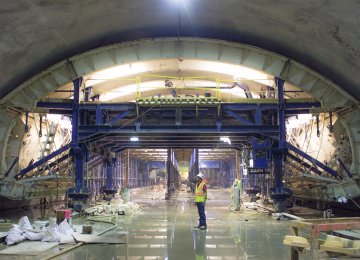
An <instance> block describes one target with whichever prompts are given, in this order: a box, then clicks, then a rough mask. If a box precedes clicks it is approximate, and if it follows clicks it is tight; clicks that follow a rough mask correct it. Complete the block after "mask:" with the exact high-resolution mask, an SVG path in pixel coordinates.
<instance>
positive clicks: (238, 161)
mask: <svg viewBox="0 0 360 260" xmlns="http://www.w3.org/2000/svg"><path fill="white" fill-rule="evenodd" d="M235 156H236V166H235V167H236V179H238V180H240V179H241V176H240V156H239V151H238V150H236V151H235Z"/></svg>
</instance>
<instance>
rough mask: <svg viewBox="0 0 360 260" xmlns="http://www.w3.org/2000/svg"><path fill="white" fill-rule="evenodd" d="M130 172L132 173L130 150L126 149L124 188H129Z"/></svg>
mask: <svg viewBox="0 0 360 260" xmlns="http://www.w3.org/2000/svg"><path fill="white" fill-rule="evenodd" d="M129 171H130V155H129V149H126V159H125V181H124V188H129V175H130V174H129Z"/></svg>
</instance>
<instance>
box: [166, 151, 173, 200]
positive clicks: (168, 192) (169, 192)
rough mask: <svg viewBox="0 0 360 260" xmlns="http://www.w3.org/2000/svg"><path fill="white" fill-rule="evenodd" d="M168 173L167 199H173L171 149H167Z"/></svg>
mask: <svg viewBox="0 0 360 260" xmlns="http://www.w3.org/2000/svg"><path fill="white" fill-rule="evenodd" d="M166 173H167V196H166V199H169V198H170V197H171V181H172V180H171V149H167V160H166Z"/></svg>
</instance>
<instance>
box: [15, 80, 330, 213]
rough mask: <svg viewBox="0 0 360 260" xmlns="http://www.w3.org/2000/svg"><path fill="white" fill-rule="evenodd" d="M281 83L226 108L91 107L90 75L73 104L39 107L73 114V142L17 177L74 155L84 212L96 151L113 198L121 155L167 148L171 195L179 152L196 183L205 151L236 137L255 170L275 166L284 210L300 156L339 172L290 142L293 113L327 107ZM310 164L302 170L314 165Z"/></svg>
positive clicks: (212, 103)
mask: <svg viewBox="0 0 360 260" xmlns="http://www.w3.org/2000/svg"><path fill="white" fill-rule="evenodd" d="M275 82H276V86H277V93H278V97H277V99H274V98H272V99H266V98H260V99H244V100H243V102H237V103H222V102H221V101H220V100H218V99H214V98H187V99H183V98H179V99H177V98H176V97H175V98H173V99H168V98H151V99H142V100H138V102H136V103H135V102H133V103H131V102H129V103H104V102H96V101H89V97H88V95H85V101H84V102H80V100H79V95H80V91H81V85H82V78H79V79H76V80H75V81H74V82H73V85H74V98H73V100H72V102H69V101H66V100H64V102H38V103H37V107H38V108H41V109H46V110H47V112H48V113H53V114H62V115H65V116H69V117H72V141H71V143H70V144H69V145H65V146H64V147H62V148H60V149H59V150H57V151H55V152H53V153H52V154H49V155H48V156H45V157H44V158H43V159H41V160H39V161H38V162H35V163H33V164H31V165H29V166H28V167H26V168H24V169H22V170H21V171H20V172H19V174H17V175H16V176H15V178H16V179H21V178H25V177H26V175H27V174H28V173H29V172H31V171H32V170H34V169H35V168H37V167H40V166H41V165H42V164H44V163H45V162H47V161H49V160H50V159H53V158H55V156H59V155H62V157H61V158H60V159H57V160H66V159H67V158H69V157H71V158H72V161H73V163H74V171H73V172H74V176H75V183H74V184H75V186H74V187H73V188H71V189H69V190H68V196H69V197H70V198H72V199H73V200H74V202H75V206H76V207H77V208H78V209H81V208H82V207H83V205H84V203H85V201H86V199H87V198H88V197H89V196H90V195H91V194H90V190H89V188H88V187H86V185H85V183H84V171H85V170H84V169H85V167H84V166H85V164H86V163H87V162H88V161H89V154H90V153H98V154H101V155H102V156H103V157H104V165H105V166H106V167H105V168H106V176H107V177H106V178H107V181H106V185H105V189H104V192H105V194H107V195H108V198H111V196H112V195H113V194H114V193H115V192H116V187H115V185H114V181H115V180H114V176H115V168H116V164H117V160H116V156H114V154H115V155H116V154H119V153H121V152H122V151H124V150H126V149H131V148H167V149H168V160H167V161H168V162H167V164H166V168H167V171H168V195H169V196H170V195H171V193H172V192H173V190H174V188H175V187H173V186H172V184H173V182H172V180H175V181H176V182H179V179H177V178H178V173H176V170H175V168H176V167H175V164H176V160H175V158H174V154H173V151H172V149H176V148H192V149H194V150H193V154H192V158H191V163H190V164H191V167H192V168H191V170H190V175H189V179H190V180H192V179H193V178H194V176H195V175H196V174H197V173H198V171H199V155H198V150H197V149H199V148H221V147H223V144H221V143H219V142H218V140H219V137H221V136H228V137H229V138H230V139H231V140H232V145H231V147H233V148H235V149H238V150H241V149H243V148H244V147H245V148H246V149H252V157H253V160H254V166H255V167H254V168H260V169H270V170H271V168H272V170H273V174H274V177H275V180H274V186H273V188H272V189H271V194H270V195H271V197H272V198H273V200H274V201H275V202H276V209H277V210H278V211H283V210H284V201H285V200H286V199H287V198H288V197H289V196H291V191H290V190H289V189H286V188H284V184H283V175H284V169H283V168H284V167H283V166H284V161H285V160H287V159H290V160H294V161H295V162H299V160H300V161H301V162H302V163H303V159H299V156H297V155H300V156H301V157H303V158H304V159H306V160H308V161H309V163H308V164H307V165H308V166H309V167H310V168H311V170H312V171H313V172H314V173H316V174H321V173H322V172H327V173H329V174H331V175H333V176H336V175H337V173H336V171H334V170H332V169H331V168H329V167H327V166H326V165H324V164H322V163H321V162H319V161H317V160H315V159H314V158H311V157H310V156H308V155H307V154H306V153H304V152H302V151H301V150H300V149H298V148H296V147H293V146H291V145H290V144H288V143H287V142H286V123H285V118H286V116H287V115H296V114H305V113H311V111H312V109H314V108H321V104H320V102H317V101H314V100H312V99H285V97H284V93H285V92H284V80H282V79H280V78H276V79H275ZM85 92H86V91H85ZM26 127H27V126H26ZM131 136H137V137H138V138H139V141H137V142H130V141H129V138H130V137H131ZM69 150H70V151H69ZM304 163H305V164H302V165H305V166H306V162H304ZM313 165H315V166H313ZM50 166H51V165H50ZM52 166H55V164H54V165H52ZM48 167H49V165H48ZM318 167H319V168H321V170H319V169H318ZM264 171H265V170H264Z"/></svg>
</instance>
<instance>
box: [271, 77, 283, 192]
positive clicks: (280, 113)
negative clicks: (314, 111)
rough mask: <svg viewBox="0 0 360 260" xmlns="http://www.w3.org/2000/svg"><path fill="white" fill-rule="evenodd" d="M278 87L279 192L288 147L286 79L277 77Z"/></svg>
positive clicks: (279, 190)
mask: <svg viewBox="0 0 360 260" xmlns="http://www.w3.org/2000/svg"><path fill="white" fill-rule="evenodd" d="M275 82H276V85H277V88H278V101H279V108H278V124H279V145H278V150H277V151H276V152H275V154H274V164H275V169H274V170H275V187H276V190H277V191H278V192H281V191H282V190H283V186H284V185H283V170H282V168H283V157H284V149H285V148H286V124H285V99H284V80H283V79H280V78H275Z"/></svg>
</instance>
